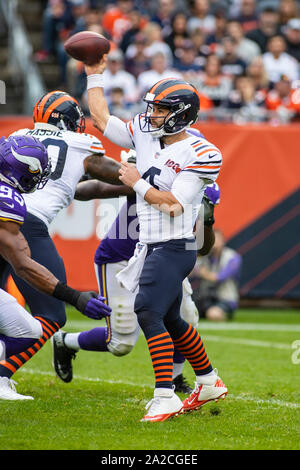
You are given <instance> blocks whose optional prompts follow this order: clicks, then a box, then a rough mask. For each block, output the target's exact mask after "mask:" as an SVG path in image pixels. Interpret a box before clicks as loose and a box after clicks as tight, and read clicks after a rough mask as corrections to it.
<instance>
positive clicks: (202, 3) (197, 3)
mask: <svg viewBox="0 0 300 470" xmlns="http://www.w3.org/2000/svg"><path fill="white" fill-rule="evenodd" d="M190 9H191V16H190V19H189V20H188V25H187V29H188V32H189V34H190V33H191V32H192V31H193V30H194V29H196V28H202V29H203V31H204V32H205V33H206V34H207V33H212V32H213V31H214V30H215V29H216V21H215V18H214V16H213V15H211V14H209V2H208V0H190Z"/></svg>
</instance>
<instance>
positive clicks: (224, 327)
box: [197, 315, 300, 333]
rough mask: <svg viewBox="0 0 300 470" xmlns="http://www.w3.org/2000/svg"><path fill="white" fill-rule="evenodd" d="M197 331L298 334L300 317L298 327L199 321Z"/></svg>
mask: <svg viewBox="0 0 300 470" xmlns="http://www.w3.org/2000/svg"><path fill="white" fill-rule="evenodd" d="M197 329H198V330H200V331H201V330H214V331H285V332H289V331H290V332H292V333H294V332H300V315H299V325H296V324H294V325H285V324H281V323H277V324H276V323H275V324H274V323H272V324H271V323H241V322H232V323H230V322H229V323H209V322H204V321H200V322H199V323H198V326H197Z"/></svg>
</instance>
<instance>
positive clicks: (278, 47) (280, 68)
mask: <svg viewBox="0 0 300 470" xmlns="http://www.w3.org/2000/svg"><path fill="white" fill-rule="evenodd" d="M268 51H269V52H266V53H265V54H263V61H264V65H265V69H266V73H267V75H268V77H269V79H270V81H271V82H273V83H276V82H277V81H278V80H279V79H280V77H281V75H283V74H286V75H287V76H288V77H289V79H290V80H297V79H298V78H299V63H298V62H297V60H296V59H294V57H292V56H291V55H289V54H288V53H287V52H285V51H286V42H285V39H284V38H283V37H282V36H273V37H272V38H271V39H269V42H268Z"/></svg>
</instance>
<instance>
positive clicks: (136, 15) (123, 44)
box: [119, 8, 147, 54]
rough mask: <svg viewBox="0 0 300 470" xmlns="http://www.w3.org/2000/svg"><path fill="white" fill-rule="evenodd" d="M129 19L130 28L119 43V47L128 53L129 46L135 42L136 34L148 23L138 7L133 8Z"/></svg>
mask: <svg viewBox="0 0 300 470" xmlns="http://www.w3.org/2000/svg"><path fill="white" fill-rule="evenodd" d="M128 19H129V21H130V28H129V29H128V30H127V31H126V32H125V34H124V35H123V37H122V40H121V41H120V44H119V47H120V49H121V50H122V51H123V53H124V54H125V53H126V50H127V48H128V46H129V45H130V44H132V43H133V42H134V38H135V36H136V35H137V34H138V33H139V32H140V31H141V29H143V27H144V26H145V25H146V23H147V21H146V20H145V18H143V16H142V15H141V13H140V11H139V10H138V8H133V9H132V10H131V11H130V12H129V13H128Z"/></svg>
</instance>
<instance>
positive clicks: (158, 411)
mask: <svg viewBox="0 0 300 470" xmlns="http://www.w3.org/2000/svg"><path fill="white" fill-rule="evenodd" d="M146 410H147V413H146V415H145V416H144V417H143V419H141V421H152V422H156V421H166V419H169V418H171V417H172V416H177V415H178V414H179V413H182V410H183V403H182V401H181V400H180V398H179V397H178V396H177V395H176V394H175V393H174V391H173V390H172V389H169V388H156V389H155V390H154V398H152V400H150V401H149V403H147V405H146Z"/></svg>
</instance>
